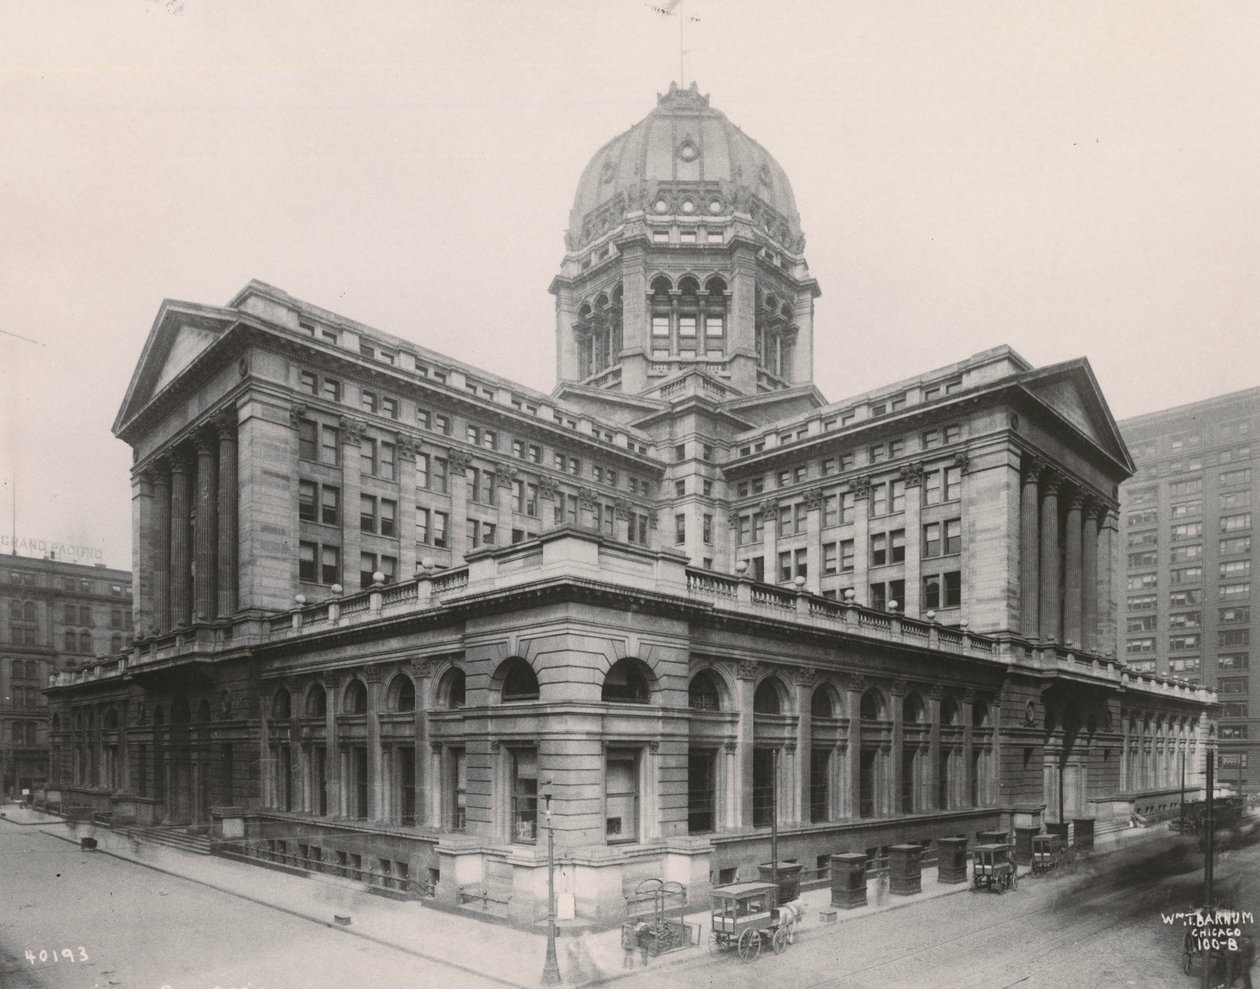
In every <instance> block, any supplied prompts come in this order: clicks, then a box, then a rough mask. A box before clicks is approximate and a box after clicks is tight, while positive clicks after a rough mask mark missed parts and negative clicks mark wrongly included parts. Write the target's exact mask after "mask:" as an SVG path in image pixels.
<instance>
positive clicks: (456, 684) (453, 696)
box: [436, 666, 468, 711]
mask: <svg viewBox="0 0 1260 989" xmlns="http://www.w3.org/2000/svg"><path fill="white" fill-rule="evenodd" d="M467 691H468V677H467V675H466V674H465V673H464V671H463V669H461V668H460V667H458V666H452V667H451V668H450V669H448V670H447V671H446V672H445V673H443V674H442V675H441V677H439V678H438V682H437V693H436V699H437V707H439V708H444V709H445V710H448V711H455V710H458V709H459V708H461V707H463V706H464V704H465V703H467Z"/></svg>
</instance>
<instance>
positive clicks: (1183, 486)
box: [1168, 477, 1203, 498]
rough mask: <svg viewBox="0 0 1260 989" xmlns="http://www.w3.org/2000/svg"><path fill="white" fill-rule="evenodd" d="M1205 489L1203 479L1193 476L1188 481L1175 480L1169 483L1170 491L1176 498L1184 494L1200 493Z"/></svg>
mask: <svg viewBox="0 0 1260 989" xmlns="http://www.w3.org/2000/svg"><path fill="white" fill-rule="evenodd" d="M1202 491H1203V479H1202V478H1198V477H1196V478H1192V479H1190V480H1187V481H1173V482H1172V483H1171V484H1170V485H1168V493H1169V495H1171V496H1172V497H1174V498H1180V497H1182V496H1184V495H1195V494H1200V493H1202Z"/></svg>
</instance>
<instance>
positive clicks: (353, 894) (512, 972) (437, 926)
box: [0, 804, 1167, 987]
mask: <svg viewBox="0 0 1260 989" xmlns="http://www.w3.org/2000/svg"><path fill="white" fill-rule="evenodd" d="M0 811H3V813H4V815H5V816H4V819H3V820H0V827H4V826H17V827H38V828H39V829H40V830H41V831H42V832H43V833H45V834H48V835H51V836H53V837H57V838H60V839H62V840H65V841H69V842H72V843H74V844H78V843H79V840H80V839H81V838H85V837H92V838H95V839H96V841H97V853H98V854H100V853H104V854H106V855H110V856H113V857H115V858H118V859H123V860H126V861H130V862H135V863H137V864H139V865H143V866H147V867H148V868H151V869H156V870H158V871H159V872H164V873H167V874H170V875H173V876H179V877H181V878H184V879H188V880H191V881H193V882H197V883H202V884H204V885H206V886H210V887H213V888H214V889H218V890H220V891H222V892H224V893H228V894H230V895H233V896H239V897H242V898H244V899H248V900H251V901H253V902H255V903H259V904H262V905H264V906H269V907H273V908H275V909H278V910H284V911H285V912H287V913H290V914H293V915H294V916H297V917H302V918H305V919H308V920H311V921H314V922H315V923H318V924H322V925H324V926H327V927H329V928H332V929H333V930H336V931H338V932H341V933H346V934H350V935H353V936H356V937H361V938H366V939H368V940H370V941H374V942H377V943H379V944H383V945H388V946H390V947H394V948H397V949H399V950H402V951H405V952H408V953H409V954H412V955H415V956H416V957H419V958H424V959H427V960H431V961H438V962H441V963H443V964H445V965H450V966H453V967H455V968H458V969H461V970H463V971H466V972H470V973H473V974H476V975H479V976H482V977H484V978H490V979H493V980H495V981H499V982H501V983H503V984H504V985H508V986H521V987H532V986H536V985H537V984H538V979H539V977H540V975H541V973H542V970H543V963H544V959H545V954H546V937H545V935H544V934H541V933H535V932H529V931H522V930H518V929H516V928H513V927H508V926H505V925H502V924H495V923H484V922H480V921H478V920H477V919H475V918H473V917H469V916H467V915H465V914H458V913H453V912H449V911H446V910H442V909H437V908H434V907H431V906H428V905H426V904H425V903H423V902H420V901H414V900H409V901H397V900H392V899H388V898H385V897H381V896H376V895H373V894H371V893H368V892H366V890H365V889H364V888H363V887H362V886H360V885H359V884H357V883H352V882H350V881H348V880H338V879H334V878H331V877H327V876H319V877H301V876H293V875H289V874H287V873H283V872H278V871H274V870H271V869H267V868H264V867H261V866H257V865H249V864H246V863H242V862H235V861H232V860H229V859H224V858H219V857H218V856H207V855H197V854H193V853H189V852H185V851H181V850H179V849H175V848H168V847H166V846H162V845H154V844H149V843H139V842H132V841H131V840H130V839H129V838H127V837H126V836H124V835H120V834H115V833H114V832H112V831H111V830H110V829H108V828H102V827H97V826H95V825H91V824H85V823H77V824H76V823H73V822H68V821H64V820H63V819H61V818H59V817H56V816H54V815H51V814H44V813H41V812H39V811H35V810H31V809H20V808H18V807H17V805H16V804H8V805H4V806H3V807H0ZM1157 835H1164V836H1166V835H1167V831H1165V830H1163V829H1159V828H1141V829H1131V830H1128V831H1123V832H1118V833H1116V834H1115V835H1108V836H1107V838H1108V840H1107V841H1106V842H1105V843H1104V846H1103V847H1102V848H1100V851H1104V852H1105V851H1108V850H1113V849H1115V848H1117V847H1120V846H1126V845H1129V844H1133V843H1136V842H1137V841H1138V840H1140V839H1142V838H1154V837H1155V836H1157ZM1026 873H1027V870H1026V869H1024V870H1021V872H1020V875H1021V876H1023V875H1025V874H1026ZM968 886H969V884H968V883H960V884H957V885H945V884H941V883H938V882H937V871H936V869H935V868H928V869H924V870H923V876H922V892H921V893H919V894H917V895H914V896H894V895H892V894H891V893H888V892H887V891H886V890H884V889H883V886H882V883H881V882H880V881H878V880H875V879H872V880H869V881H868V883H867V906H865V907H859V908H857V909H853V910H839V911H837V914H838V916H837V919H836V920H834V921H824V920H822V919H821V917H820V913H821V911H823V910H829V909H830V905H831V891H830V888H822V889H814V890H807V891H806V892H804V893H802V895H801V903H802V904H803V906H804V908H805V911H804V915H803V917H802V920H801V922H800V924H799V925H798V926H797V928H796V937H797V940H798V941H802V940H804V941H808V940H809V939H810V938H811V936H819V935H822V934H824V933H826V932H828V931H832V930H834V929H835V927H836V925H837V924H843V923H850V922H853V921H856V920H860V919H862V918H863V917H869V916H871V915H872V914H875V913H882V912H883V911H886V910H896V909H900V908H903V907H912V906H914V905H915V904H918V903H926V902H929V901H932V900H935V899H937V898H939V897H942V896H948V895H950V894H952V893H959V892H965V891H966V890H967V889H968ZM698 907H699V908H698V909H697V910H695V911H692V912H689V913H687V915H686V917H685V918H684V919H685V920H686V921H687V922H688V923H689V924H693V925H696V926H697V927H698V928H699V931H700V943H699V945H698V946H697V947H692V948H685V949H680V950H677V951H673V952H669V953H667V954H663V955H659V956H655V957H653V958H652V959H651V961H650V962H649V967H650V968H652V969H653V971H654V972H655V971H658V970H659V969H660V968H662V967H668V968H671V969H672V968H675V967H680V966H686V965H687V964H689V963H694V962H700V961H705V962H707V961H709V956H708V950H707V942H708V936H709V914H708V905H707V904H701V905H698ZM334 915H338V916H349V917H350V918H351V923H350V926H348V927H344V926H337V925H336V924H335V922H334ZM557 955H558V957H559V962H560V970H561V973H562V974H563V976H564V979H565V981H566V982H567V983H569V984H593V983H600V982H608V981H613V980H615V979H619V978H623V977H628V976H633V975H635V974H637V973H638V971H639V969H638V952H637V951H636V952H633V953H631V958H629V959H628V958H627V953H626V952H624V951H623V950H622V947H621V932H620V929H619V928H617V929H614V930H609V931H598V932H592V933H589V934H585V935H582V936H578V937H574V936H569V935H562V936H561V937H560V939H559V941H558V943H557ZM630 960H633V962H634V964H635V967H634V968H624V967H623V965H624V964H627V963H628V961H630Z"/></svg>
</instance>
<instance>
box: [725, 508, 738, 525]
mask: <svg viewBox="0 0 1260 989" xmlns="http://www.w3.org/2000/svg"><path fill="white" fill-rule="evenodd" d="M739 516H740V512H739V509H738V508H732V509H731V510H730V511H729V512H727V513H726V524H727V526H728V527H729V528H731V529H737V528H739Z"/></svg>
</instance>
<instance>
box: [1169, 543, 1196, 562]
mask: <svg viewBox="0 0 1260 989" xmlns="http://www.w3.org/2000/svg"><path fill="white" fill-rule="evenodd" d="M1168 559H1169V562H1171V563H1192V562H1193V561H1195V560H1201V559H1203V547H1202V546H1177V547H1174V548H1173V549H1172V551H1171V552H1170V553H1169V554H1168Z"/></svg>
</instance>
